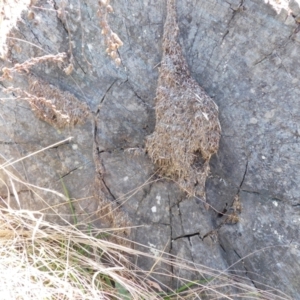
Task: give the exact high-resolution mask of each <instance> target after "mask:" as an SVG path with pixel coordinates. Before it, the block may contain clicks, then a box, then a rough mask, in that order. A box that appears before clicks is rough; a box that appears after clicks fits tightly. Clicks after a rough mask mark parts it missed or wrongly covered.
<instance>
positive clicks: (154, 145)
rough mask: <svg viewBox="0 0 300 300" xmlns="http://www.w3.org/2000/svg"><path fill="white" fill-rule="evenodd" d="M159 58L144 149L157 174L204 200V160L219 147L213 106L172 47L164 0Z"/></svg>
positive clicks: (173, 32)
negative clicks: (153, 114) (151, 129)
mask: <svg viewBox="0 0 300 300" xmlns="http://www.w3.org/2000/svg"><path fill="white" fill-rule="evenodd" d="M167 11H168V15H167V19H166V22H165V27H164V37H163V59H162V62H161V67H160V68H159V79H158V86H157V90H156V98H155V103H156V107H155V109H156V126H155V130H154V132H153V133H152V134H151V135H150V136H149V137H148V138H147V141H146V150H147V152H148V154H149V156H150V157H151V159H152V161H153V162H154V163H155V164H156V165H157V166H158V167H159V168H160V170H161V174H162V175H165V176H168V177H171V178H172V179H175V180H176V181H177V182H178V183H179V185H180V187H181V188H182V189H183V190H187V191H188V192H189V194H190V195H196V194H197V195H199V196H200V197H203V198H204V199H205V181H206V178H207V176H208V173H209V160H210V158H211V156H212V155H213V154H215V153H216V152H217V150H218V148H219V139H220V132H221V127H220V123H219V120H218V107H217V105H216V104H215V103H214V101H213V100H212V99H211V98H210V97H209V96H208V95H207V94H206V93H205V92H204V90H203V89H202V88H201V87H200V86H199V85H198V83H197V82H196V81H195V80H194V79H193V78H192V77H191V76H190V72H189V70H188V65H187V63H186V61H185V59H184V57H183V53H182V49H181V46H180V45H179V44H178V42H177V35H178V31H179V28H178V25H177V21H176V7H175V3H174V0H168V7H167Z"/></svg>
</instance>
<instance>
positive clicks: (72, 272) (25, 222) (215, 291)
mask: <svg viewBox="0 0 300 300" xmlns="http://www.w3.org/2000/svg"><path fill="white" fill-rule="evenodd" d="M40 151H41V150H39V152H40ZM27 157H29V156H26V157H23V158H21V159H18V160H16V161H13V162H9V161H8V162H7V163H3V164H2V165H0V178H2V177H3V174H2V173H3V172H4V173H5V175H6V176H12V177H11V179H12V180H10V182H11V185H10V186H9V187H6V188H9V189H11V190H12V191H11V193H13V191H14V194H15V193H16V191H17V188H16V187H15V186H14V182H15V177H14V176H13V174H12V173H11V172H10V171H9V170H8V169H9V168H10V167H11V166H12V165H14V164H16V163H18V162H21V161H22V160H23V159H26V158H27ZM23 183H24V182H23ZM3 184H4V185H5V183H4V182H3V180H2V181H0V191H3V190H5V189H1V187H2V185H3ZM24 184H25V183H24ZM30 186H32V184H28V187H30ZM41 189H42V190H43V188H41ZM48 192H51V191H49V190H48ZM52 193H53V194H54V195H56V196H59V195H58V193H57V192H56V191H52ZM2 197H4V196H3V195H2V193H1V194H0V202H2V203H3V204H5V203H6V201H5V199H4V198H2ZM60 200H61V199H60ZM44 201H45V202H46V199H44ZM62 201H65V199H63V200H62ZM20 207H22V203H21V205H20ZM72 213H74V212H72ZM44 217H45V216H44V214H43V213H42V212H40V211H29V210H22V209H20V210H15V209H11V208H10V207H9V202H7V203H6V205H5V207H3V206H0V270H2V272H0V299H6V300H15V299H18V300H29V299H51V300H52V299H53V300H55V299H59V300H67V299H68V300H75V299H86V300H89V299H91V300H92V299H111V300H112V299H114V300H119V299H120V300H121V299H122V300H135V299H136V300H140V299H145V300H146V299H147V300H155V299H160V300H173V299H174V300H175V299H176V300H178V299H237V298H240V299H274V300H275V299H278V300H279V299H281V300H282V299H289V297H288V296H287V295H285V294H283V293H281V292H280V291H276V292H277V295H275V294H274V293H273V292H271V289H270V287H266V291H260V290H258V289H256V288H254V287H253V286H249V285H248V284H247V283H245V281H244V279H243V277H240V276H238V275H235V276H234V277H231V276H228V275H226V274H228V271H229V268H228V269H226V270H224V271H217V270H213V269H211V268H208V267H206V266H203V265H196V264H195V263H194V262H189V261H186V260H184V259H181V258H179V257H175V256H172V255H170V254H169V253H165V252H163V251H156V252H157V253H156V255H155V256H154V255H151V254H148V253H149V249H147V248H148V247H144V246H142V245H137V247H138V248H139V249H142V250H140V251H138V250H135V249H134V247H126V246H124V244H126V242H122V241H121V237H120V235H119V231H121V235H122V234H123V231H124V228H112V229H111V228H105V229H103V228H95V227H93V226H92V225H91V224H87V223H86V222H85V223H75V224H74V225H70V224H68V225H65V226H61V225H58V224H56V223H51V222H48V221H46V220H45V218H44ZM74 219H76V218H74ZM65 224H67V222H65ZM113 241H118V243H116V242H113ZM127 242H128V241H127ZM132 244H133V243H132ZM142 247H143V248H142ZM249 256H250V255H248V256H247V257H249ZM137 258H138V259H139V260H143V259H152V260H153V267H152V268H151V270H150V271H147V270H141V269H140V268H138V267H137V266H136V264H135V263H134V262H135V261H136V260H137ZM241 260H242V259H241ZM237 263H238V262H237ZM165 264H167V265H170V266H171V270H173V271H172V272H170V273H168V271H167V269H162V265H165ZM173 272H174V273H173ZM174 274H184V277H179V276H175V275H174ZM157 276H160V277H162V276H164V277H165V278H166V279H170V280H167V281H169V282H173V284H172V285H173V288H175V289H172V288H171V287H170V286H166V285H164V284H162V283H161V282H159V281H157V279H155V278H157ZM188 278H194V279H193V280H191V279H188Z"/></svg>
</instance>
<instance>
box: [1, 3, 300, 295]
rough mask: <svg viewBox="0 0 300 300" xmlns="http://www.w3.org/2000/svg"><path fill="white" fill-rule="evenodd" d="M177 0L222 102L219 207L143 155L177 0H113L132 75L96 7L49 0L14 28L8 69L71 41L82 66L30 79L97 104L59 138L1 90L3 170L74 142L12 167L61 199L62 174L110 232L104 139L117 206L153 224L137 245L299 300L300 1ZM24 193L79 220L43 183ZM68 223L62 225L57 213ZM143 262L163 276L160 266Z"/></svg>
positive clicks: (211, 90)
mask: <svg viewBox="0 0 300 300" xmlns="http://www.w3.org/2000/svg"><path fill="white" fill-rule="evenodd" d="M177 2H178V3H177V8H178V9H177V13H178V24H179V28H180V34H179V41H180V44H181V45H182V47H183V50H184V55H185V58H186V60H187V62H188V65H189V68H190V71H191V74H192V76H193V78H194V79H196V81H197V82H198V83H199V84H200V85H201V86H202V87H203V88H204V90H205V91H206V92H207V94H208V95H209V96H210V97H212V98H213V99H214V101H215V102H216V103H217V104H218V106H219V118H220V123H221V127H222V137H221V140H220V148H219V152H218V153H217V155H215V156H214V157H212V159H211V162H210V166H211V174H210V177H209V178H208V179H207V184H206V194H207V203H208V204H210V205H211V207H212V208H211V209H210V210H209V211H206V210H205V209H203V205H202V204H201V202H199V199H197V198H190V199H185V198H186V196H185V195H184V194H183V193H182V192H181V191H180V190H179V188H178V186H177V185H176V184H175V183H174V182H172V181H168V180H166V179H160V178H158V177H157V176H156V175H155V174H154V172H155V170H154V166H153V165H152V164H151V161H150V159H149V158H148V157H147V155H146V154H144V153H143V152H142V151H140V150H139V149H142V148H143V147H144V142H145V138H146V136H148V135H149V134H151V133H152V132H153V130H154V126H155V114H154V101H153V99H154V97H155V89H156V83H157V79H158V70H157V65H158V64H159V63H160V60H161V56H162V35H163V23H164V20H165V16H166V3H165V1H154V0H148V1H129V0H128V1H127V0H126V1H125V0H122V1H112V3H111V5H112V6H113V8H114V11H115V12H114V14H110V15H109V16H108V21H109V24H110V26H111V28H112V30H113V31H114V32H116V33H117V34H118V35H119V37H120V38H121V40H122V41H123V44H124V45H123V46H122V47H121V48H119V50H118V51H119V55H120V58H121V60H122V63H121V66H120V67H119V68H117V67H116V65H115V64H114V62H113V61H112V60H111V58H110V57H108V56H107V54H106V53H105V48H106V45H105V41H104V39H103V37H102V35H101V28H100V26H99V18H98V16H97V13H96V12H97V9H98V3H97V1H81V2H78V1H73V0H69V1H68V3H66V1H53V2H46V1H40V2H36V3H35V4H34V5H35V6H34V7H31V8H29V10H25V11H24V12H23V14H22V17H21V18H20V19H19V21H18V22H17V24H16V27H15V28H14V29H13V30H12V31H11V32H10V34H9V36H10V38H8V39H7V43H8V44H7V48H8V53H7V55H6V58H4V59H3V60H2V61H1V64H2V66H3V67H4V66H6V67H12V66H13V64H14V63H17V62H18V63H22V62H24V61H25V60H27V59H29V58H30V57H31V56H34V57H38V56H42V55H45V54H54V55H55V54H57V53H61V52H67V51H68V50H69V49H70V47H71V49H72V57H73V58H72V57H71V56H70V53H69V59H70V60H69V61H68V60H66V61H65V63H64V64H63V65H62V66H59V65H58V64H56V63H54V62H51V61H48V62H44V63H40V64H37V65H36V66H34V67H31V68H30V72H31V73H32V74H34V75H35V76H37V77H39V78H41V79H42V80H44V81H46V82H48V83H49V84H52V85H54V86H55V87H57V88H59V89H61V90H62V91H68V92H70V93H72V94H73V95H74V96H75V97H76V98H77V99H78V100H79V101H81V102H82V103H86V104H87V105H88V107H89V109H90V112H91V116H93V117H90V118H88V119H87V120H86V122H85V124H83V125H76V126H74V128H71V127H66V128H64V129H60V130H58V129H56V128H54V127H53V126H51V125H50V124H48V123H45V122H43V121H41V120H39V119H38V118H37V117H36V116H35V115H34V113H33V112H32V111H31V109H30V106H29V104H28V102H27V101H24V100H22V99H15V97H16V96H17V94H16V93H11V94H5V93H3V92H1V101H0V106H1V108H0V112H1V115H0V123H1V127H0V153H1V163H3V162H4V161H5V160H10V159H18V158H20V157H23V156H24V155H27V154H30V153H32V152H34V151H37V150H39V149H42V148H43V147H46V146H49V145H51V144H54V143H57V142H58V141H61V140H64V139H66V138H67V137H69V136H72V137H73V139H72V140H71V141H69V142H66V143H64V144H62V145H58V146H55V147H52V148H50V149H48V150H45V151H43V152H41V153H39V154H37V155H34V156H31V157H29V158H27V159H24V160H22V161H21V162H19V163H15V164H14V165H13V166H12V167H10V168H8V169H9V170H11V172H14V174H19V176H21V177H22V178H23V180H26V181H27V182H29V183H32V184H34V185H36V186H42V187H45V188H51V189H55V190H57V191H58V192H60V193H62V194H63V188H62V184H61V182H60V177H63V181H64V184H65V185H66V187H67V189H68V190H69V192H70V195H71V197H74V198H76V199H77V201H75V202H74V205H75V209H76V213H78V214H79V215H80V218H79V219H80V221H82V222H86V223H87V222H92V221H94V222H95V223H96V224H99V223H98V222H99V218H101V217H102V216H101V214H100V215H99V214H97V208H98V207H99V199H98V198H97V197H95V195H94V194H93V192H92V190H93V184H94V177H95V161H94V156H93V147H94V145H95V143H96V144H97V147H98V153H97V154H98V156H99V157H100V158H101V160H102V161H103V165H104V169H105V172H104V174H102V177H103V180H104V182H105V184H106V186H107V187H108V190H109V191H110V193H111V196H112V198H113V199H114V201H116V202H118V203H119V204H122V205H123V208H122V209H123V211H124V212H125V213H126V214H128V216H129V219H130V220H131V222H132V224H133V225H145V226H144V227H139V228H137V229H134V230H132V236H131V237H132V238H133V239H134V240H136V241H137V242H139V243H142V244H145V245H147V246H150V250H151V251H152V253H157V252H156V251H157V250H166V251H167V252H170V253H172V254H178V255H180V256H182V257H186V258H188V259H190V260H191V261H193V262H194V263H195V264H199V263H202V264H205V265H207V266H208V267H212V268H217V269H222V270H224V269H227V268H228V270H229V272H232V273H234V274H239V275H241V274H244V275H245V276H246V277H247V278H248V280H249V282H250V283H251V284H253V285H254V286H257V287H261V288H265V289H269V287H270V288H273V289H274V288H275V289H278V290H282V291H283V292H285V293H286V299H300V296H299V295H300V279H299V278H300V276H299V274H300V264H299V258H300V257H299V256H300V250H299V225H300V202H299V199H300V192H299V191H300V190H299V185H300V168H299V152H300V146H299V137H300V133H299V126H298V122H299V115H300V107H299V97H300V90H299V87H298V86H299V79H300V76H299V71H298V70H299V47H300V30H299V29H300V28H299V22H298V19H297V16H298V15H299V12H300V9H299V3H298V1H290V2H288V1H284V0H282V1H269V2H268V1H261V0H244V1H238V0H227V1H223V0H209V1H207V0H186V1H177ZM266 2H268V3H266ZM279 2H281V3H279ZM79 3H80V6H79ZM40 6H42V7H43V8H45V9H39V8H37V7H40ZM58 9H61V10H60V13H58V12H57V10H58ZM31 12H32V13H31ZM64 16H65V17H64ZM71 58H72V59H71ZM70 63H72V64H73V66H74V70H73V72H72V73H71V74H70V75H69V76H67V75H66V74H65V72H64V71H63V68H66V67H67V66H68V65H69V64H70ZM27 79H28V78H27V75H26V74H24V73H20V74H14V81H12V82H11V81H8V80H5V81H2V82H1V85H2V86H3V87H9V86H13V87H14V88H22V89H25V90H26V88H27V86H28V81H27ZM93 118H95V122H94V120H93ZM95 127H97V130H96V131H95V132H94V129H95ZM93 132H94V134H95V136H94V135H93ZM128 148H138V149H136V150H134V149H133V150H132V151H131V150H128ZM135 152H137V153H140V154H137V153H135ZM13 167H14V169H13ZM0 179H1V188H0V191H1V197H2V198H3V201H6V202H8V200H9V199H8V198H9V197H8V194H10V204H11V205H12V206H16V207H18V203H17V202H18V201H17V199H15V198H14V193H13V191H12V190H11V183H10V182H9V180H8V177H7V176H6V175H5V174H4V173H2V171H1V177H0ZM4 183H6V186H5V184H4ZM7 187H8V188H10V190H9V191H8V190H7ZM15 187H16V189H17V191H22V192H21V193H19V194H20V195H21V196H19V202H20V205H21V207H22V208H31V209H43V210H44V211H45V213H47V216H48V217H49V218H54V214H53V210H54V211H55V212H59V213H60V214H61V216H62V217H63V218H67V220H68V221H70V222H71V221H72V216H71V212H70V208H69V205H68V203H66V199H65V198H64V197H63V196H62V197H57V196H56V195H53V194H52V193H50V192H46V191H44V192H41V191H39V194H42V196H43V200H41V198H39V197H38V196H37V195H36V194H34V191H36V188H35V187H29V186H26V185H23V184H21V183H16V184H15ZM128 193H129V194H128ZM236 195H238V196H239V198H240V201H241V205H242V212H241V213H240V215H239V222H238V223H237V224H235V225H229V224H226V222H224V221H223V220H224V219H226V216H222V212H223V214H224V213H225V209H226V210H227V212H230V211H231V210H232V207H231V206H232V203H233V199H234V197H235V196H236ZM183 200H184V201H183ZM123 202H124V203H123ZM49 207H51V208H49ZM225 214H226V213H225ZM55 221H59V222H62V219H61V218H58V217H57V216H55ZM100 221H101V220H100ZM217 228H218V230H216V231H212V230H214V229H217ZM208 233H210V234H208ZM140 265H141V266H143V267H145V268H151V267H152V266H153V262H151V260H149V261H142V262H140ZM230 266H232V267H230ZM155 267H156V268H157V269H156V270H157V271H160V270H161V269H162V268H163V266H161V265H157V266H155ZM168 271H170V272H171V271H172V270H168ZM173 272H175V273H176V272H177V274H178V272H180V270H176V269H175V270H173ZM189 276H196V275H195V274H192V275H189ZM191 278H192V277H191ZM166 283H168V284H170V282H166ZM265 285H267V286H268V287H266V286H265Z"/></svg>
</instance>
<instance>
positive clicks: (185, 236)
mask: <svg viewBox="0 0 300 300" xmlns="http://www.w3.org/2000/svg"><path fill="white" fill-rule="evenodd" d="M193 236H198V237H199V238H200V240H202V238H201V236H200V232H199V231H198V232H196V233H190V234H184V235H181V236H178V237H175V238H173V239H172V240H173V241H176V240H179V239H183V238H191V237H193Z"/></svg>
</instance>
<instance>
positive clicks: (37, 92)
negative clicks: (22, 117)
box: [4, 75, 90, 129]
mask: <svg viewBox="0 0 300 300" xmlns="http://www.w3.org/2000/svg"><path fill="white" fill-rule="evenodd" d="M27 78H28V82H29V91H25V90H24V89H20V88H13V87H9V88H7V89H5V90H4V91H6V92H7V93H9V92H13V93H14V94H15V95H16V96H17V99H22V100H25V101H27V102H28V103H29V104H30V106H31V109H32V111H33V112H34V113H35V115H36V116H37V117H38V118H39V119H40V120H42V121H45V122H47V123H48V124H50V125H52V126H53V127H55V128H58V129H63V128H65V127H74V126H75V125H80V124H84V123H85V122H86V119H87V117H88V116H89V114H90V109H89V107H88V106H87V105H86V104H85V103H83V102H80V101H79V100H78V99H77V98H76V97H75V96H74V95H73V94H71V93H69V92H68V91H62V90H60V89H59V88H57V87H55V86H53V85H51V84H49V83H47V82H45V81H43V80H41V79H39V78H37V77H35V76H34V75H27Z"/></svg>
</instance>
